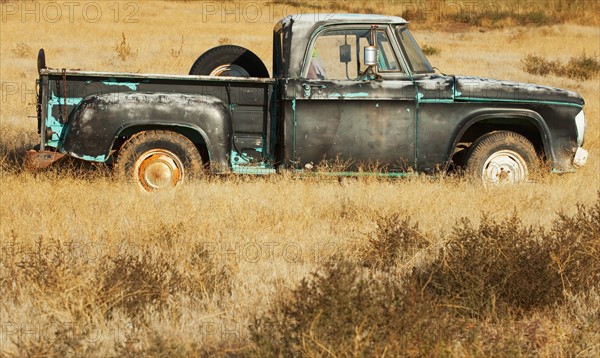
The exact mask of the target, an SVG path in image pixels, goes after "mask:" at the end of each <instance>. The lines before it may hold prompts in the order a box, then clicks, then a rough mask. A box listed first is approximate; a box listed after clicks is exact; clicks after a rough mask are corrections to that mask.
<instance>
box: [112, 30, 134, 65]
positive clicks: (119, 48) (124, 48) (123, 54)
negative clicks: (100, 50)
mask: <svg viewBox="0 0 600 358" xmlns="http://www.w3.org/2000/svg"><path fill="white" fill-rule="evenodd" d="M121 36H122V38H121V42H117V44H116V45H115V53H116V55H117V57H118V58H120V59H121V61H125V60H127V59H128V58H130V57H133V56H135V55H136V53H137V52H136V51H133V50H132V49H131V45H129V43H128V42H127V39H126V38H125V33H124V32H123V33H121Z"/></svg>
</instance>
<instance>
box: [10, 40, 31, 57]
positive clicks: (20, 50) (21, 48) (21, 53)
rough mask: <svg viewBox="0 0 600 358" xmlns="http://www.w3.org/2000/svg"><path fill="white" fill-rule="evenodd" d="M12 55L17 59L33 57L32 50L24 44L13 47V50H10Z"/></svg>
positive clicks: (20, 43)
mask: <svg viewBox="0 0 600 358" xmlns="http://www.w3.org/2000/svg"><path fill="white" fill-rule="evenodd" d="M10 52H12V54H13V55H15V56H16V57H19V58H29V57H31V56H32V55H33V49H32V48H31V46H29V45H28V44H26V43H24V42H19V43H17V44H16V45H15V48H12V49H11V50H10Z"/></svg>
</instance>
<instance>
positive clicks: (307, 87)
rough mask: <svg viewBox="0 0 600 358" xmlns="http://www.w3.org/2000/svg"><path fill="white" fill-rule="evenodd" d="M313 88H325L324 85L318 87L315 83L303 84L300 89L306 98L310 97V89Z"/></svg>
mask: <svg viewBox="0 0 600 358" xmlns="http://www.w3.org/2000/svg"><path fill="white" fill-rule="evenodd" d="M313 88H321V89H323V88H325V85H319V84H316V83H303V84H302V89H303V90H304V97H306V98H308V97H310V95H311V94H312V89H313Z"/></svg>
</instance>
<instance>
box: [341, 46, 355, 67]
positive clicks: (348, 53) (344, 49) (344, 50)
mask: <svg viewBox="0 0 600 358" xmlns="http://www.w3.org/2000/svg"><path fill="white" fill-rule="evenodd" d="M340 62H341V63H350V62H352V46H350V45H342V46H340Z"/></svg>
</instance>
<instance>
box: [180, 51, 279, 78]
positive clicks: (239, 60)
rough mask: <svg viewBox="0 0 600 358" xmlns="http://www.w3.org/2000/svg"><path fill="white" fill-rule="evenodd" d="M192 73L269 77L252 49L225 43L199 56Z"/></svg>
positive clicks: (191, 70)
mask: <svg viewBox="0 0 600 358" xmlns="http://www.w3.org/2000/svg"><path fill="white" fill-rule="evenodd" d="M190 75H206V76H228V77H261V78H268V77H269V71H268V70H267V68H266V67H265V64H264V63H263V62H262V61H261V60H260V58H259V57H258V56H256V55H255V54H254V53H253V52H252V51H250V50H248V49H245V48H243V47H240V46H236V45H224V46H217V47H214V48H211V49H210V50H208V51H206V52H205V53H203V54H202V55H201V56H200V57H198V59H197V60H196V62H194V65H193V66H192V68H191V69H190Z"/></svg>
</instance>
